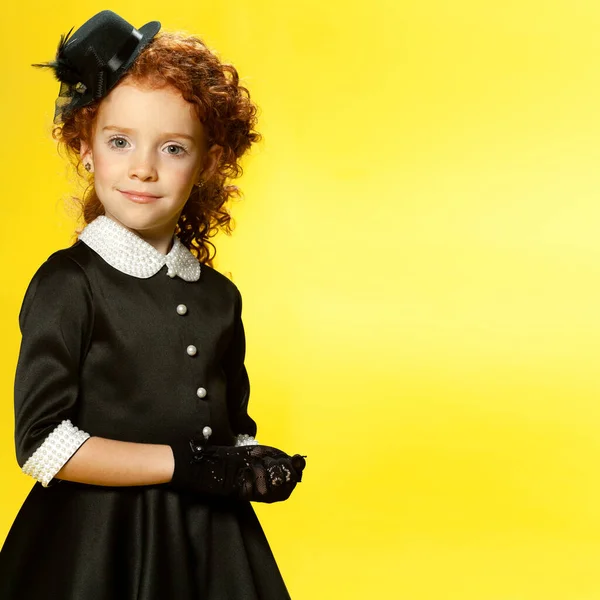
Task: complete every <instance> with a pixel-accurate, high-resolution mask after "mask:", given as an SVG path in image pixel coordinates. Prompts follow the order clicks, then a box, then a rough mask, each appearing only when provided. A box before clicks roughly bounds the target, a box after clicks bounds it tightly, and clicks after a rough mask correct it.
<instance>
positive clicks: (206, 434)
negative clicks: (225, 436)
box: [202, 425, 212, 439]
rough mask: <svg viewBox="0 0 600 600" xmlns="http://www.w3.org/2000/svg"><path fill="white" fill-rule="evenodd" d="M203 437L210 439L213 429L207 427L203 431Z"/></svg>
mask: <svg viewBox="0 0 600 600" xmlns="http://www.w3.org/2000/svg"><path fill="white" fill-rule="evenodd" d="M202 435H203V436H204V437H205V438H206V439H208V438H209V437H210V436H211V435H212V429H211V428H210V427H209V426H208V425H207V426H206V427H205V428H204V429H203V430H202Z"/></svg>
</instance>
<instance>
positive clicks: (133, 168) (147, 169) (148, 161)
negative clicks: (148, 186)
mask: <svg viewBox="0 0 600 600" xmlns="http://www.w3.org/2000/svg"><path fill="white" fill-rule="evenodd" d="M157 176H158V175H157V171H156V165H155V163H154V159H153V157H152V154H151V152H136V153H133V154H132V155H131V163H130V166H129V177H130V178H132V179H140V180H142V181H154V180H155V179H157Z"/></svg>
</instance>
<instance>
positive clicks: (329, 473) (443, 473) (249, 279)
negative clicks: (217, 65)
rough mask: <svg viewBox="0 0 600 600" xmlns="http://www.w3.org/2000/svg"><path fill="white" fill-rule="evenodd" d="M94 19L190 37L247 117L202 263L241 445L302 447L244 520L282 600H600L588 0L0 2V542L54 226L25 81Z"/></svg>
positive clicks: (48, 94)
mask: <svg viewBox="0 0 600 600" xmlns="http://www.w3.org/2000/svg"><path fill="white" fill-rule="evenodd" d="M104 8H111V9H113V10H115V11H116V12H118V13H120V14H122V16H124V17H125V18H127V20H129V21H130V22H132V23H133V24H135V25H137V26H140V25H142V24H143V23H145V22H147V21H150V20H153V19H158V20H160V21H162V23H163V27H164V28H165V29H178V28H183V29H186V30H188V31H190V32H193V33H197V34H200V35H201V36H203V37H204V39H205V40H206V41H207V43H208V44H209V45H210V46H211V47H214V48H216V49H217V50H218V51H219V52H220V54H221V56H222V57H223V58H224V59H226V60H229V61H232V62H233V63H234V64H235V65H236V66H237V67H238V69H239V71H240V74H241V75H242V76H243V77H244V80H245V82H246V83H247V85H248V86H249V88H250V90H251V92H252V95H253V97H254V99H255V100H256V101H257V102H258V104H259V105H260V107H261V120H260V127H259V129H260V131H261V132H262V133H263V134H264V136H265V140H264V142H263V143H262V144H261V145H260V146H259V147H258V148H257V149H256V150H255V151H254V152H253V153H252V155H251V156H250V157H249V159H248V160H247V161H246V163H245V165H246V174H245V175H244V178H243V179H242V181H241V185H242V186H243V188H244V191H245V194H246V196H245V198H244V200H242V201H241V202H240V203H239V204H236V206H235V208H234V215H235V217H236V220H237V223H238V226H237V230H236V231H235V233H234V235H233V237H231V238H227V237H223V238H222V239H221V240H220V241H219V243H218V248H219V254H218V263H217V267H218V268H219V269H221V270H223V271H231V272H232V273H233V279H234V281H235V282H236V283H237V285H238V286H239V287H240V289H241V290H242V293H243V296H244V322H245V326H246V333H247V341H248V352H247V366H248V370H249V372H250V377H251V382H252V403H251V408H252V414H253V416H254V417H255V419H256V420H257V421H258V423H259V439H260V440H262V441H264V442H265V443H269V444H272V445H279V446H281V447H283V448H284V449H286V450H288V451H290V452H302V453H304V454H307V455H308V467H307V471H306V475H305V479H304V482H303V483H302V484H301V485H300V486H299V488H298V490H297V491H296V492H295V494H294V496H292V498H291V499H290V501H289V502H286V503H282V504H278V505H272V506H268V505H264V506H263V505H261V506H258V505H257V506H256V510H257V512H258V513H259V516H260V518H261V522H262V524H263V526H264V529H265V531H266V533H267V536H268V538H269V540H270V542H271V545H272V548H273V551H274V553H275V556H276V558H277V560H278V563H279V565H280V568H281V570H282V573H283V575H284V578H285V580H286V582H287V584H288V586H289V589H290V593H291V595H292V598H294V600H316V599H330V598H344V600H351V599H357V600H358V599H361V600H362V599H364V598H398V599H402V600H424V599H427V600H429V599H432V600H433V599H435V600H446V599H447V600H454V599H456V600H538V599H539V600H554V599H557V600H596V599H599V600H600V576H599V574H598V569H599V564H600V506H599V504H600V483H599V482H598V466H597V465H598V462H599V459H600V436H599V431H600V403H599V392H600V375H599V371H598V358H599V355H600V354H599V351H600V236H599V235H598V231H599V229H600V203H599V200H598V195H599V192H600V172H599V169H598V164H599V163H600V115H599V111H598V107H599V106H600V35H599V31H600V4H598V2H597V0H587V1H585V0H553V1H548V0H521V1H519V2H516V1H514V0H505V1H504V2H482V1H479V2H475V1H467V0H452V1H445V0H413V1H412V2H407V1H401V0H400V1H398V0H387V1H386V0H370V1H368V2H356V1H350V2H347V1H342V0H329V1H328V2H324V1H323V0H319V1H314V0H311V1H308V2H302V3H297V2H293V3H287V2H280V1H274V0H265V1H253V2H249V1H248V0H243V1H242V0H235V1H233V2H229V3H191V2H187V3H185V4H183V5H182V4H180V3H178V4H177V6H176V7H175V5H173V8H169V5H168V3H164V2H157V1H152V0H150V1H147V2H144V3H135V4H131V3H127V4H123V3H116V4H113V5H110V4H109V5H106V4H104V3H102V4H101V3H98V2H87V3H81V2H77V3H75V2H72V3H70V2H63V3H61V5H60V11H59V10H58V9H57V5H56V4H55V3H50V2H46V1H44V2H39V3H36V4H35V8H34V5H33V4H31V5H25V4H22V3H11V5H9V6H8V7H5V8H4V9H3V10H4V12H5V15H6V16H5V18H4V20H3V23H2V25H0V27H1V29H2V30H1V31H0V33H1V35H0V57H1V58H0V60H1V69H2V83H1V84H0V94H1V96H0V101H1V104H0V105H1V107H2V130H3V135H2V144H1V145H0V153H1V154H0V158H1V161H0V165H1V166H0V168H1V169H2V171H1V173H0V175H1V181H2V188H3V189H2V200H1V202H0V211H1V212H0V219H1V224H2V225H1V226H2V236H1V238H0V239H1V244H2V246H1V252H2V285H1V287H0V293H1V295H2V296H1V297H2V310H1V312H0V318H1V319H2V333H3V335H2V340H3V343H2V346H1V348H0V352H1V359H2V360H1V361H0V393H1V398H2V401H1V402H0V434H1V435H0V462H1V472H2V484H1V489H2V494H0V507H1V511H0V539H3V538H4V535H5V533H6V532H7V531H8V529H9V527H10V524H11V523H12V520H13V519H14V516H15V515H16V513H17V511H18V509H19V507H20V505H21V503H22V501H23V499H24V497H25V495H26V493H27V492H28V490H29V488H30V487H31V483H32V482H31V480H30V479H29V478H27V477H25V476H24V475H22V474H21V473H20V471H19V469H18V466H17V464H16V461H15V459H14V449H13V440H12V435H13V421H12V419H13V414H12V381H13V376H14V366H15V362H16V358H17V351H18V344H19V332H18V327H17V316H18V310H19V307H20V303H21V300H22V296H23V293H24V290H25V287H26V285H27V283H28V281H29V279H30V278H31V276H32V274H33V272H34V271H35V270H36V269H37V267H38V266H39V265H40V264H41V262H42V261H43V260H45V258H47V256H48V255H49V254H50V253H51V252H53V251H54V250H56V249H58V248H60V247H64V246H65V245H68V243H69V241H70V233H71V231H72V225H71V222H70V221H69V218H68V216H66V213H65V210H64V208H63V198H64V197H66V195H67V194H68V190H69V184H68V182H67V177H68V175H67V174H68V171H67V169H66V168H65V166H64V164H65V163H64V162H63V161H62V160H61V159H60V158H59V157H58V156H57V155H56V152H55V150H54V147H53V143H52V141H51V139H50V136H49V126H50V122H51V118H52V111H53V103H54V99H55V96H56V93H57V91H58V84H57V83H56V82H55V81H54V80H53V79H52V76H51V74H50V73H49V72H45V71H38V70H35V69H33V68H32V67H30V66H29V64H30V63H32V62H38V61H44V60H49V59H51V58H52V57H53V55H54V52H55V49H56V45H57V43H58V39H59V35H60V33H61V32H66V31H67V30H68V29H69V28H70V27H71V26H72V25H75V26H79V25H80V24H82V23H83V22H84V21H85V20H86V19H87V18H89V17H90V16H91V15H92V14H94V13H95V12H97V11H99V10H101V9H104ZM40 535H43V532H40ZM32 543H35V541H34V540H32Z"/></svg>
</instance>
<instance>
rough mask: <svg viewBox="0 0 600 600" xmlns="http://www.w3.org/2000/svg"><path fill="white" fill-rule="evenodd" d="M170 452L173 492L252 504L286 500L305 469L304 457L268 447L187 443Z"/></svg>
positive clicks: (177, 445)
mask: <svg viewBox="0 0 600 600" xmlns="http://www.w3.org/2000/svg"><path fill="white" fill-rule="evenodd" d="M171 449H172V450H173V457H174V459H175V470H174V472H173V478H172V479H171V482H170V483H169V485H170V487H172V488H173V489H177V490H181V491H187V492H192V493H196V494H207V495H211V496H221V497H227V498H239V499H242V500H251V501H254V502H266V503H271V502H281V501H282V500H287V499H288V498H289V497H290V495H291V493H292V492H293V491H294V488H295V487H296V484H297V483H298V482H300V481H302V471H303V470H304V467H305V466H306V461H305V460H304V458H305V457H303V456H301V455H299V454H295V455H294V456H289V455H288V454H286V453H285V452H282V451H281V450H278V449H277V448H272V447H271V446H261V445H256V446H213V445H208V444H206V443H205V442H198V441H196V440H190V441H186V442H182V443H180V444H174V445H172V446H171Z"/></svg>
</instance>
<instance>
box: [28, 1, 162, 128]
mask: <svg viewBox="0 0 600 600" xmlns="http://www.w3.org/2000/svg"><path fill="white" fill-rule="evenodd" d="M159 30H160V23H159V22H158V21H151V22H150V23H146V24H145V25H142V27H140V28H139V29H136V28H135V27H133V25H131V24H130V23H128V22H127V21H125V19H123V18H121V17H120V16H119V15H117V14H116V13H114V12H112V11H110V10H103V11H102V12H99V13H98V14H97V15H94V16H93V17H92V18H91V19H89V20H88V21H86V22H85V23H84V24H83V25H82V26H81V27H80V28H79V29H78V30H77V31H76V32H75V33H74V34H73V35H71V32H72V31H73V28H72V27H71V29H70V30H69V32H68V33H67V34H66V35H64V34H63V35H61V36H60V42H59V44H58V51H57V53H56V59H55V60H54V61H52V62H49V63H43V64H34V65H32V66H33V67H50V68H52V69H54V75H55V77H56V79H58V81H60V83H61V85H60V91H59V93H58V98H57V99H56V104H55V110H54V123H59V122H61V121H62V120H63V117H64V115H65V114H67V113H69V112H70V111H72V110H74V109H76V108H80V107H82V106H86V105H87V104H90V103H92V102H93V101H94V100H98V99H99V98H103V97H104V96H106V95H107V94H108V92H109V91H110V90H111V89H112V88H113V87H114V86H115V85H116V83H117V82H118V81H119V79H121V77H123V75H124V74H125V73H126V72H127V70H128V69H129V68H130V67H131V65H132V64H133V61H134V60H135V59H136V58H137V56H138V55H139V53H140V52H141V51H142V49H143V48H145V47H146V46H147V45H148V43H149V42H150V40H152V38H153V37H154V36H155V35H156V34H157V33H158V31H159ZM69 36H70V37H69Z"/></svg>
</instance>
